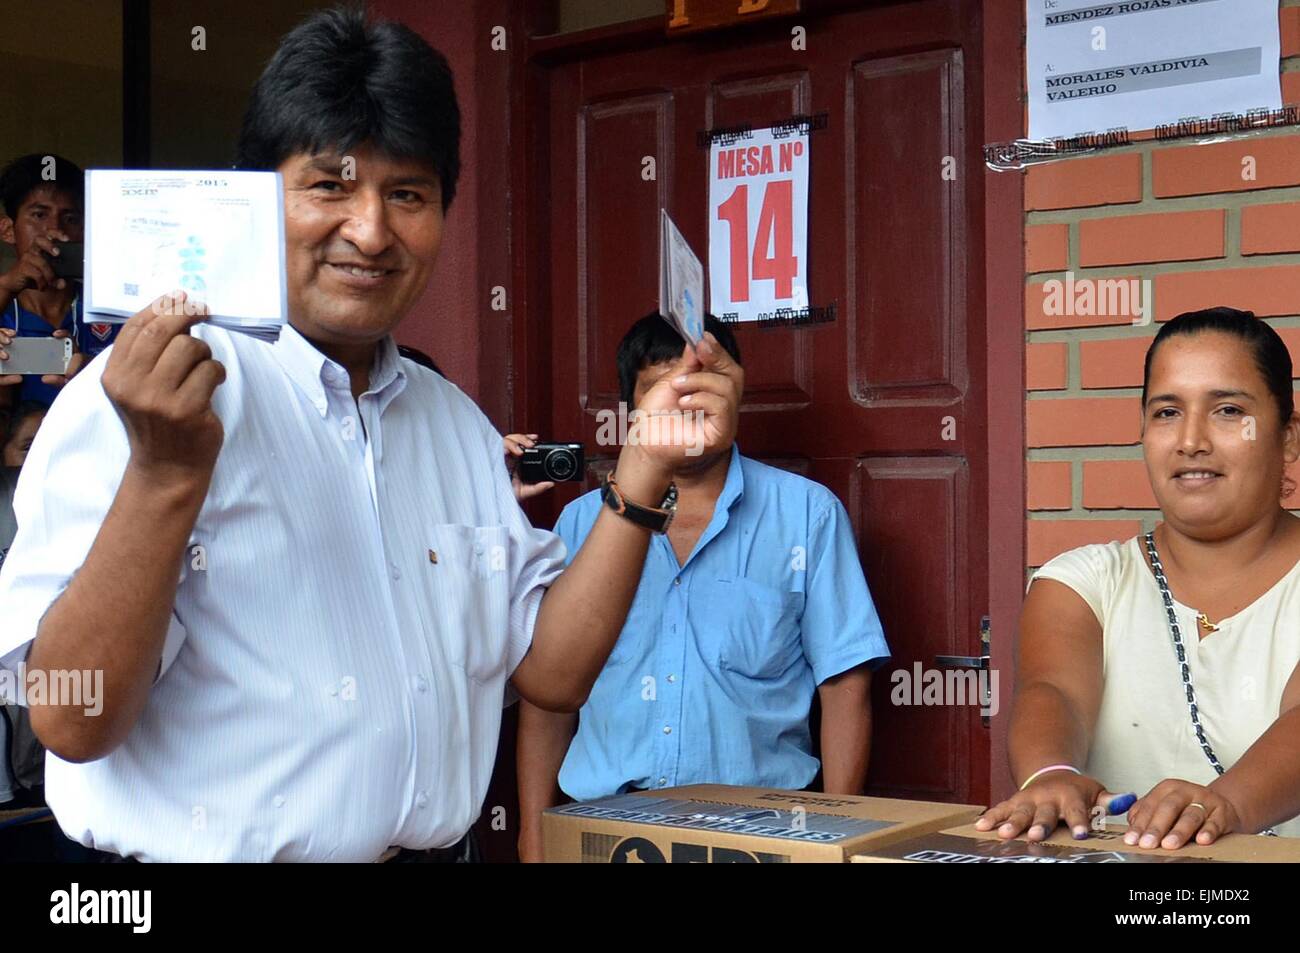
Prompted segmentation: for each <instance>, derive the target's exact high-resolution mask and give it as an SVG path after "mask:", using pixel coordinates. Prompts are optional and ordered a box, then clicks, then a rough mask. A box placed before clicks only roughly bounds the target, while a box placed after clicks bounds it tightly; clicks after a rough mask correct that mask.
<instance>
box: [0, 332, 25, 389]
mask: <svg viewBox="0 0 1300 953" xmlns="http://www.w3.org/2000/svg"><path fill="white" fill-rule="evenodd" d="M17 336H18V332H17V331H15V330H13V329H12V328H0V361H7V360H9V352H8V351H6V350H5V348H7V347H8V346H9V345H10V344H11V343H12V342H13V339H14V338H16V337H17ZM22 382H23V375H21V374H0V387H8V386H10V385H12V384H21V383H22Z"/></svg>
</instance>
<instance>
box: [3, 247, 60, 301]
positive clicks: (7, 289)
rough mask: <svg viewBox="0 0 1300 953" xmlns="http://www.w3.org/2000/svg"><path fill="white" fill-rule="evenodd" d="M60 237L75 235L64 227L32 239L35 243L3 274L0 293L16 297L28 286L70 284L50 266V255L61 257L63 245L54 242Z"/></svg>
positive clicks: (43, 286)
mask: <svg viewBox="0 0 1300 953" xmlns="http://www.w3.org/2000/svg"><path fill="white" fill-rule="evenodd" d="M56 241H61V242H66V241H71V239H70V238H68V236H67V235H65V234H64V233H63V232H60V231H50V232H46V233H45V237H44V238H41V237H40V236H39V235H38V236H37V237H36V238H34V239H32V247H31V248H29V249H27V251H26V252H24V253H23V254H22V255H21V256H20V257H19V258H18V261H16V262H15V263H14V266H13V267H12V268H10V269H9V270H8V271H6V272H5V273H4V274H3V275H0V293H3V294H4V296H5V297H8V298H13V297H14V296H15V295H17V294H19V293H21V292H23V291H26V290H27V289H28V288H32V289H34V290H36V291H45V290H47V289H50V288H59V289H62V288H66V287H67V286H68V283H67V281H66V280H64V279H63V278H60V277H58V276H57V275H55V274H54V269H53V268H52V267H50V259H49V257H48V256H55V257H57V256H58V254H59V248H58V246H57V245H55V244H54V243H55V242H56Z"/></svg>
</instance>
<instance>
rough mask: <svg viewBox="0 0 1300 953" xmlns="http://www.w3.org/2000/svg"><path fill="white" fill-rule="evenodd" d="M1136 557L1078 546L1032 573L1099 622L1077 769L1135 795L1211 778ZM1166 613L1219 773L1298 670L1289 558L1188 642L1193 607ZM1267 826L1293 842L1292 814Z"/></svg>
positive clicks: (1296, 827)
mask: <svg viewBox="0 0 1300 953" xmlns="http://www.w3.org/2000/svg"><path fill="white" fill-rule="evenodd" d="M1142 551H1143V543H1142V541H1141V538H1140V537H1134V538H1133V539H1130V540H1128V541H1126V542H1115V543H1106V544H1104V545H1102V544H1095V545H1091V546H1081V547H1079V548H1078V549H1073V550H1070V551H1069V552H1067V553H1062V554H1061V555H1060V556H1057V557H1056V558H1055V559H1053V560H1051V561H1050V562H1048V563H1047V564H1046V565H1044V566H1043V567H1042V568H1041V569H1039V570H1038V571H1037V572H1035V573H1034V574H1033V577H1032V578H1033V579H1054V580H1056V581H1057V582H1060V583H1063V584H1065V585H1067V586H1069V587H1070V588H1071V589H1073V590H1074V591H1075V592H1077V593H1078V594H1079V596H1080V597H1081V598H1082V599H1083V601H1084V602H1086V603H1087V604H1088V605H1089V606H1090V607H1091V608H1092V611H1093V613H1094V614H1095V615H1096V616H1097V619H1098V621H1100V623H1101V631H1102V646H1103V660H1104V661H1103V669H1102V673H1103V678H1104V686H1103V689H1102V698H1101V711H1100V712H1099V714H1098V716H1097V725H1096V728H1095V729H1094V731H1093V740H1092V749H1091V750H1090V751H1089V752H1088V763H1087V765H1086V766H1084V768H1083V770H1084V773H1085V774H1087V775H1089V776H1091V777H1094V778H1096V779H1097V780H1098V781H1101V782H1102V783H1103V784H1105V785H1106V787H1107V789H1108V790H1110V791H1113V792H1115V793H1123V792H1125V791H1133V792H1135V793H1136V794H1137V795H1138V797H1141V796H1143V795H1144V794H1146V793H1147V792H1148V791H1150V790H1151V789H1152V788H1153V787H1155V785H1156V784H1157V783H1159V782H1160V781H1163V780H1164V779H1166V778H1181V779H1183V780H1185V781H1191V782H1193V783H1196V784H1209V783H1210V782H1211V781H1213V780H1214V779H1215V777H1216V775H1215V773H1214V768H1213V767H1211V766H1210V762H1209V759H1207V758H1206V757H1205V752H1204V751H1202V750H1201V746H1200V742H1198V741H1197V740H1196V732H1195V730H1194V729H1193V728H1192V717H1191V714H1190V712H1189V711H1188V706H1187V695H1186V692H1185V690H1184V688H1183V680H1182V675H1181V674H1180V669H1179V665H1178V658H1177V655H1176V654H1175V652H1174V645H1173V639H1172V637H1171V636H1170V634H1169V624H1168V622H1167V621H1166V618H1165V609H1164V602H1163V600H1162V599H1161V597H1160V589H1159V587H1158V586H1157V585H1156V581H1155V577H1154V576H1152V574H1151V570H1150V569H1149V568H1148V567H1147V564H1146V560H1145V559H1144V558H1143V555H1142ZM1031 584H1032V579H1031ZM1174 610H1175V612H1176V613H1177V615H1178V625H1179V628H1180V630H1181V632H1182V636H1183V645H1184V646H1185V648H1186V651H1187V665H1188V668H1189V670H1190V672H1191V679H1192V687H1193V688H1195V690H1196V704H1197V707H1198V713H1199V715H1200V719H1201V725H1202V726H1203V727H1204V728H1205V736H1206V738H1208V739H1209V742H1210V745H1211V747H1212V748H1213V749H1214V753H1215V754H1216V755H1217V756H1218V758H1219V761H1220V762H1221V763H1222V764H1223V766H1224V768H1231V767H1232V766H1233V765H1234V764H1236V762H1237V759H1238V758H1240V757H1241V756H1242V755H1243V754H1244V753H1245V751H1246V749H1247V748H1249V747H1250V746H1251V745H1252V744H1253V743H1254V742H1255V740H1256V739H1257V738H1259V736H1260V735H1261V734H1263V733H1264V732H1265V731H1266V730H1267V729H1268V728H1269V726H1271V725H1272V724H1273V722H1274V721H1276V720H1277V717H1278V709H1279V706H1280V705H1281V702H1282V690H1283V688H1285V687H1286V683H1287V680H1288V679H1290V677H1291V674H1292V672H1293V671H1294V670H1295V667H1296V665H1297V663H1300V562H1298V563H1296V565H1295V566H1293V567H1291V571H1290V572H1288V573H1287V574H1286V575H1285V576H1283V577H1282V579H1280V580H1279V581H1278V582H1277V584H1276V585H1274V586H1273V588H1271V589H1269V590H1268V592H1266V593H1264V594H1263V595H1262V596H1260V597H1259V598H1258V599H1256V600H1255V601H1254V602H1253V603H1251V604H1250V605H1249V606H1247V607H1246V608H1245V609H1242V610H1241V611H1240V612H1238V613H1237V614H1236V615H1233V616H1230V617H1229V618H1227V619H1224V620H1222V621H1219V622H1217V624H1218V626H1219V631H1217V632H1211V633H1210V634H1209V635H1208V636H1206V637H1205V638H1204V639H1201V640H1199V643H1198V640H1197V634H1198V631H1199V630H1198V628H1197V623H1196V610H1194V609H1191V608H1189V607H1187V606H1185V605H1183V604H1182V603H1181V602H1178V601H1177V600H1174ZM1274 830H1276V831H1277V832H1278V833H1279V834H1282V835H1285V836H1290V837H1300V816H1297V817H1295V818H1292V819H1291V820H1289V821H1287V822H1286V823H1284V824H1279V825H1276V826H1275V827H1274Z"/></svg>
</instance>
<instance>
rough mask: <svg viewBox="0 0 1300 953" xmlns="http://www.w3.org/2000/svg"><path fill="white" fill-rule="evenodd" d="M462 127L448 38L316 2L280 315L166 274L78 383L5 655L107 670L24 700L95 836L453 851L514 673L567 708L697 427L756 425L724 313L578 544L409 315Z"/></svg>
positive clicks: (18, 548) (271, 82)
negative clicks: (262, 317) (54, 694)
mask: <svg viewBox="0 0 1300 953" xmlns="http://www.w3.org/2000/svg"><path fill="white" fill-rule="evenodd" d="M458 149H459V113H458V111H457V107H456V101H455V94H454V91H453V87H452V78H451V74H450V71H449V70H448V68H447V64H446V61H445V60H444V59H443V58H442V57H441V56H440V55H439V54H437V53H435V52H434V51H433V50H431V49H430V48H429V47H428V46H427V44H425V43H424V42H423V41H422V40H420V39H419V38H418V37H417V36H416V35H415V34H413V33H411V32H410V31H409V30H407V29H405V28H404V27H400V26H397V25H394V24H383V23H379V24H367V23H366V21H365V20H364V19H363V18H362V16H361V15H360V14H358V13H354V12H343V11H329V12H326V13H322V14H318V15H316V16H314V17H313V18H311V19H309V20H308V21H306V22H305V23H304V24H303V25H302V26H300V27H299V28H297V29H296V30H295V31H294V32H292V33H291V34H289V36H288V37H286V39H285V41H284V42H283V43H282V45H281V48H280V50H279V51H278V53H277V54H276V56H275V57H274V58H273V60H272V61H271V63H270V64H269V65H268V67H267V70H266V72H265V73H264V74H263V76H262V78H261V80H259V82H258V85H257V87H256V88H255V90H254V92H253V98H252V102H251V104H250V107H249V111H248V115H247V117H246V119H245V124H244V130H243V133H242V135H241V140H240V165H241V166H242V167H246V168H274V169H278V170H279V171H280V172H281V173H282V174H283V176H284V188H285V226H286V229H285V230H286V245H287V248H286V252H287V257H286V260H287V268H288V279H289V312H290V326H288V327H286V328H285V329H284V331H283V332H282V333H281V335H280V338H279V340H278V341H276V342H274V343H268V342H266V341H263V340H259V339H257V338H253V337H249V336H245V335H242V334H239V333H238V332H230V331H226V330H223V329H220V328H217V327H213V326H210V325H207V324H204V323H202V322H201V316H187V315H186V314H185V307H184V304H183V301H182V297H183V296H181V295H180V294H179V293H177V294H175V295H169V296H165V297H164V298H162V299H160V300H159V301H158V302H156V303H155V305H156V306H155V307H152V308H150V309H146V310H145V311H143V312H141V313H140V314H138V315H136V316H135V317H133V318H132V319H131V320H130V321H128V322H127V324H126V325H125V326H124V328H123V329H122V332H121V334H120V336H119V338H118V340H117V343H116V344H115V345H114V346H113V348H112V349H111V351H109V352H108V353H107V354H106V355H103V356H101V357H100V358H98V359H96V360H95V361H94V362H92V363H91V365H90V366H88V367H87V368H86V370H84V371H83V372H82V373H81V374H80V375H79V376H78V377H76V378H75V379H73V381H72V382H71V383H70V384H69V385H68V386H67V387H66V388H65V390H64V392H63V393H62V394H61V396H60V397H59V400H58V401H56V402H55V405H54V407H53V409H52V411H51V413H50V415H49V416H48V418H47V419H46V421H45V424H44V426H43V427H42V430H41V433H40V435H39V436H38V438H37V440H36V442H35V444H34V446H33V447H32V450H31V455H30V456H29V458H28V462H27V465H26V468H25V469H24V471H23V476H22V479H21V481H20V483H19V486H18V490H17V494H16V499H15V509H16V512H17V515H18V534H17V537H16V539H15V541H14V545H13V549H12V550H11V552H10V554H9V557H8V558H7V559H6V561H5V565H4V568H3V571H2V572H0V611H2V612H3V618H4V627H3V631H2V632H0V666H2V667H3V668H4V669H7V670H9V671H11V672H20V673H25V674H26V675H27V676H28V677H31V676H32V674H33V673H38V674H45V673H54V672H71V671H78V672H88V673H102V679H103V690H102V692H101V694H100V698H101V702H102V710H101V711H100V712H99V713H98V714H90V713H88V712H87V709H84V708H82V707H75V706H68V705H62V706H60V705H49V704H44V705H36V704H33V706H32V712H31V713H32V723H33V727H34V728H35V730H36V732H37V734H38V735H39V737H40V738H41V739H42V741H43V742H44V743H45V744H46V746H47V748H48V749H49V752H50V755H49V758H48V760H47V776H46V796H47V799H48V800H49V803H50V806H51V807H52V808H53V810H54V812H55V815H56V817H57V818H58V821H59V823H60V825H61V826H62V828H63V830H64V831H65V832H66V833H67V834H68V835H69V836H70V837H72V838H74V839H75V840H77V841H79V842H81V843H82V844H85V845H86V846H88V847H94V848H96V849H99V850H104V851H107V852H110V853H112V854H114V855H120V856H124V857H129V858H135V859H142V860H163V861H177V860H254V861H257V860H303V861H324V860H342V861H372V860H378V859H382V858H384V857H386V856H388V855H389V854H391V852H392V851H393V849H394V848H405V849H407V850H408V851H432V852H433V855H434V856H436V857H438V858H443V857H449V856H451V855H452V854H453V853H457V852H459V849H460V847H459V845H463V843H464V838H465V835H466V832H467V830H468V828H469V826H470V824H471V823H472V822H473V821H474V819H475V818H476V817H477V815H478V813H479V811H480V810H481V807H482V800H483V797H484V793H485V791H486V787H487V783H488V779H489V775H490V773H491V770H492V765H493V760H494V754H495V748H496V741H497V734H498V730H499V726H500V718H501V708H502V705H503V703H504V702H505V701H506V697H507V683H509V686H510V687H511V688H512V689H513V690H514V691H515V692H517V693H518V694H519V695H522V696H523V697H524V698H526V699H528V700H529V701H530V702H532V703H534V704H536V705H539V706H541V707H543V708H546V709H550V710H561V711H575V710H577V708H578V707H579V706H580V705H581V704H582V702H583V700H584V699H585V697H586V695H587V692H588V691H589V689H590V687H591V684H592V682H593V681H594V680H595V678H596V676H597V674H598V673H599V672H600V670H601V667H602V665H603V663H604V660H605V658H606V656H607V655H608V654H609V651H610V649H611V648H612V646H613V644H614V641H615V640H616V639H617V637H618V633H619V630H620V629H621V627H622V624H623V620H624V616H625V615H626V612H627V608H628V606H629V604H630V603H631V600H632V597H633V595H634V593H635V591H636V587H637V584H638V581H639V579H640V576H641V567H642V563H643V560H644V558H645V553H646V548H647V543H648V540H649V537H650V534H651V530H650V529H647V528H646V527H647V526H650V527H652V528H653V527H661V526H662V520H663V518H665V517H666V515H667V514H666V513H665V512H664V511H663V510H662V507H661V502H662V501H663V500H664V498H665V495H666V493H667V490H668V486H669V480H670V474H671V472H672V470H673V468H674V463H675V461H676V460H678V459H679V458H680V457H681V456H682V455H683V454H684V453H685V450H686V449H687V448H689V447H691V446H692V445H694V444H698V443H700V442H703V443H704V445H705V446H706V447H710V448H712V447H720V446H726V445H729V444H730V442H731V441H732V439H733V438H734V433H735V427H736V417H737V399H738V394H739V392H740V386H741V376H742V372H741V371H740V370H739V368H738V367H737V366H736V365H735V364H734V362H732V361H730V359H729V358H728V357H727V356H726V354H725V352H723V351H722V349H721V348H719V347H717V346H716V343H714V344H712V345H709V344H706V345H705V346H703V347H701V348H700V351H699V355H698V357H696V356H692V357H690V358H684V359H683V361H682V362H681V364H680V365H679V366H678V367H677V368H676V369H675V370H674V373H673V374H671V375H669V376H667V377H665V378H664V379H663V380H662V381H661V382H660V383H659V384H657V385H656V386H655V387H654V388H653V389H652V391H651V393H650V394H649V395H647V397H646V399H645V401H644V402H643V404H642V408H643V409H644V410H647V411H650V412H664V411H675V410H679V409H683V408H684V409H689V410H691V411H692V412H694V411H700V412H701V413H700V414H699V416H698V417H694V416H692V417H690V418H688V420H687V423H686V426H685V427H684V428H681V429H679V430H678V431H677V432H676V434H675V435H676V436H677V437H679V441H678V442H677V443H676V445H659V446H656V445H645V444H642V445H639V446H627V447H625V448H624V449H623V452H622V454H621V455H620V457H619V460H618V463H617V467H616V482H615V485H614V486H613V487H612V488H611V489H610V491H609V499H610V504H611V505H610V507H609V508H607V511H606V512H605V513H603V514H602V515H601V517H600V518H599V520H598V521H597V523H596V525H595V528H594V529H593V531H592V533H591V535H590V537H589V538H588V540H587V542H586V543H585V545H584V546H583V548H582V550H581V552H580V553H579V554H578V555H577V557H576V558H575V559H574V560H573V561H572V564H571V565H570V567H569V568H568V569H563V556H564V550H563V546H562V544H561V543H560V542H559V540H558V539H557V538H556V537H554V536H553V535H552V534H550V533H546V532H542V531H538V530H535V529H533V528H532V527H530V526H529V524H528V522H527V520H526V519H525V517H524V516H523V514H522V512H521V511H520V509H519V507H518V504H517V503H516V501H515V499H514V496H513V493H512V491H511V485H510V481H509V478H508V477H507V475H506V470H505V466H504V462H503V460H502V455H501V438H500V437H499V435H498V434H497V432H496V431H495V430H494V429H493V428H492V426H491V425H490V424H489V422H488V421H487V419H486V418H485V417H484V416H483V414H482V413H481V412H480V411H479V410H478V409H477V408H476V407H475V406H474V404H473V403H472V402H471V401H470V400H469V399H468V398H467V397H466V396H465V395H464V394H462V393H461V392H460V391H459V390H458V389H457V388H456V387H455V386H454V385H452V384H450V383H448V382H447V381H446V380H444V379H443V378H441V377H440V376H438V375H437V374H435V373H433V372H432V371H429V370H427V369H425V368H422V367H420V366H418V365H416V364H415V363H413V362H411V361H408V360H405V359H403V358H401V357H400V356H399V355H398V354H397V350H396V346H395V345H394V343H393V341H392V338H391V336H390V332H391V331H392V330H393V328H394V327H396V325H397V324H398V322H399V321H400V320H401V318H402V317H403V316H404V315H405V314H406V313H407V312H408V311H409V310H410V308H411V306H412V304H413V303H414V302H415V300H416V299H417V298H418V296H419V295H420V293H421V291H422V290H423V288H424V286H425V284H426V282H427V279H428V276H429V273H430V269H431V267H432V264H433V261H434V259H435V257H436V255H437V252H438V248H439V244H440V241H441V237H442V227H443V220H444V219H443V216H444V212H445V210H446V208H447V205H448V204H449V203H450V201H451V199H452V196H453V194H454V190H455V184H456V176H457V172H458ZM349 160H351V161H349ZM454 293H458V291H457V292H454ZM664 429H665V430H667V429H669V428H664ZM562 570H563V571H562ZM450 848H456V850H455V851H451V850H444V849H450Z"/></svg>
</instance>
